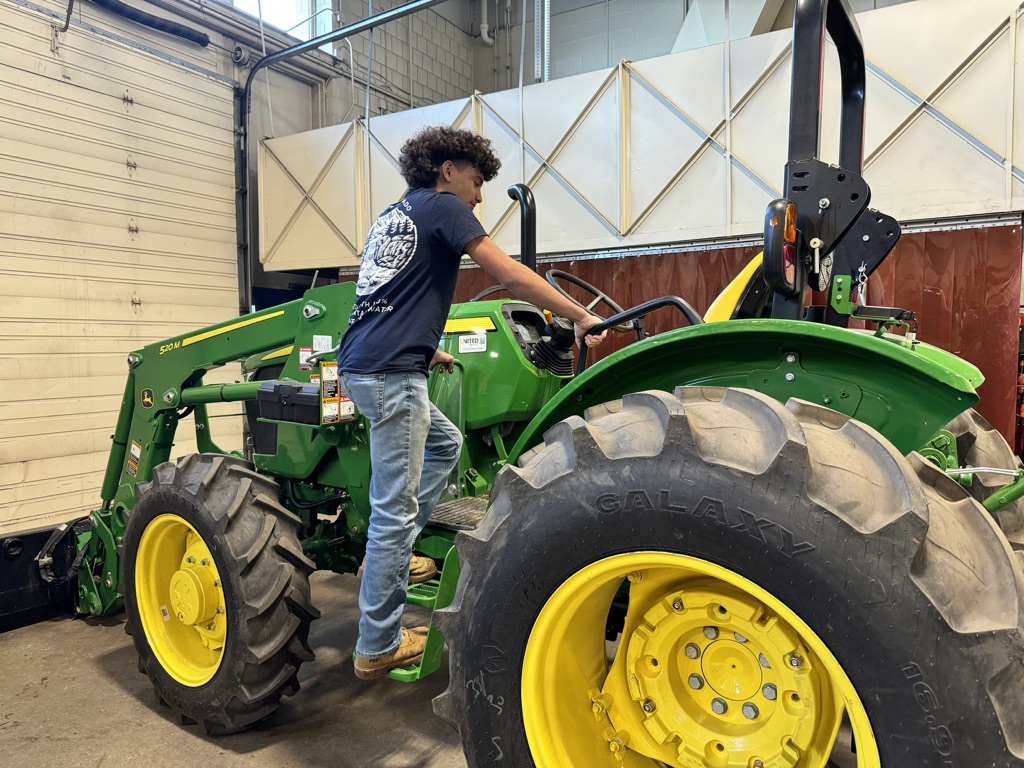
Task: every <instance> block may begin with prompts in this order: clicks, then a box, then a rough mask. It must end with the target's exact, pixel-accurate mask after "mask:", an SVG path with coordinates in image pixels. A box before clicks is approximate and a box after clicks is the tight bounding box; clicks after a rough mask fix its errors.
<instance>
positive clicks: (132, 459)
mask: <svg viewBox="0 0 1024 768" xmlns="http://www.w3.org/2000/svg"><path fill="white" fill-rule="evenodd" d="M140 458H142V446H141V445H139V444H138V443H137V442H135V441H134V440H132V447H131V448H130V449H129V451H128V466H127V467H126V469H127V470H128V474H129V475H131V476H132V477H135V476H136V475H137V474H138V473H139V459H140Z"/></svg>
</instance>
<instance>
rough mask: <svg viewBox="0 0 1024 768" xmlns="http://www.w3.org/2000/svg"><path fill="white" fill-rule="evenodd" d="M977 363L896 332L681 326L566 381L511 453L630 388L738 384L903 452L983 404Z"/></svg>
mask: <svg viewBox="0 0 1024 768" xmlns="http://www.w3.org/2000/svg"><path fill="white" fill-rule="evenodd" d="M983 381H984V377H983V376H982V374H981V371H979V370H978V369H977V368H976V367H975V366H973V365H971V364H970V363H968V362H966V361H964V360H961V359H959V358H957V357H956V356H954V355H952V354H950V353H948V352H945V351H944V350H941V349H939V348H938V347H933V346H931V345H928V344H924V343H922V342H911V341H908V340H907V339H906V338H905V337H902V336H895V335H884V336H878V335H875V334H873V333H872V332H870V331H857V330H849V329H845V328H836V327H833V326H828V325H821V324H818V323H808V322H801V321H795V320H774V319H754V320H733V321H730V322H728V323H706V324H703V325H695V326H690V327H686V328H681V329H678V330H675V331H670V332H668V333H663V334H659V335H658V336H654V337H651V338H649V339H645V340H644V341H641V342H637V343H635V344H632V345H630V346H629V347H626V348H625V349H623V350H620V351H618V352H616V353H614V354H612V355H610V356H608V357H606V358H605V359H603V360H601V361H600V362H598V363H597V364H595V365H593V366H591V367H590V368H587V369H586V370H585V371H583V373H581V374H580V375H579V376H577V377H576V378H575V379H573V380H572V381H571V382H570V383H569V384H567V385H566V386H565V387H564V388H563V389H562V390H561V391H560V392H559V393H558V394H557V395H556V396H555V397H554V398H552V399H551V400H550V401H549V402H548V403H547V404H546V405H545V406H544V408H543V409H542V410H541V411H540V412H539V413H538V414H537V416H536V417H535V418H534V419H533V421H531V423H530V424H529V426H528V427H527V428H526V430H525V431H524V432H523V434H522V435H521V436H520V438H519V440H518V441H517V442H516V444H515V446H513V448H512V450H511V451H510V452H509V462H515V461H516V460H517V459H518V458H519V457H520V456H521V455H522V453H523V452H524V451H526V450H528V449H529V448H531V447H532V446H534V445H536V444H537V443H539V442H540V441H541V439H542V436H543V434H544V432H545V431H546V430H547V429H549V428H550V427H552V426H553V425H554V424H556V423H557V422H559V421H561V420H562V419H565V418H567V417H569V416H572V415H576V414H582V413H583V411H584V410H586V409H587V408H590V407H592V406H595V405H599V404H601V403H605V402H608V401H612V400H617V399H619V398H621V397H622V396H623V395H625V394H628V393H630V392H638V391H642V390H648V389H658V390H667V391H672V390H673V389H675V387H677V386H715V387H741V388H745V389H753V390H756V391H758V392H762V393H764V394H766V395H769V396H770V397H773V398H775V399H777V400H779V401H780V402H783V403H785V402H786V401H787V400H789V399H790V398H794V397H795V398H799V399H801V400H807V401H809V402H812V403H817V404H819V405H824V406H827V407H828V408H831V409H833V410H835V411H838V412H840V413H844V414H846V415H848V416H851V417H853V418H855V419H857V420H859V421H861V422H863V423H865V424H868V425H869V426H871V427H873V428H874V429H876V430H878V431H879V432H880V433H881V434H882V435H884V436H885V437H886V438H887V439H888V440H889V441H890V442H891V443H892V444H893V445H894V446H896V448H897V449H898V450H899V451H901V452H902V453H904V454H906V453H909V452H910V451H913V450H915V449H917V448H920V447H922V446H923V445H924V444H925V443H926V442H927V441H928V440H929V439H930V438H931V437H932V436H933V435H935V433H936V432H938V430H939V429H940V428H941V427H942V426H943V425H944V424H946V423H947V422H949V420H950V419H952V418H953V417H954V416H956V415H957V414H959V413H961V412H963V411H965V410H967V409H968V408H970V407H972V406H973V405H974V404H975V403H976V402H977V401H978V394H977V391H976V390H977V387H978V386H979V385H980V384H981V383H982V382H983Z"/></svg>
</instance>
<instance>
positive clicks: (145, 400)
mask: <svg viewBox="0 0 1024 768" xmlns="http://www.w3.org/2000/svg"><path fill="white" fill-rule="evenodd" d="M142 407H143V408H152V407H153V390H152V389H150V388H149V387H146V388H145V389H144V390H142Z"/></svg>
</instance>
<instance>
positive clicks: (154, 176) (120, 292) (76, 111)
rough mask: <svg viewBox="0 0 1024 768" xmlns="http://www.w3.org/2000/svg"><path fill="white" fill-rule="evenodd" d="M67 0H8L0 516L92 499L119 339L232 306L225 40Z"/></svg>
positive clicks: (219, 314)
mask: <svg viewBox="0 0 1024 768" xmlns="http://www.w3.org/2000/svg"><path fill="white" fill-rule="evenodd" d="M66 7H67V3H66V2H65V0H60V2H59V3H58V2H50V3H45V2H32V3H30V2H22V1H21V0H6V1H5V2H4V3H3V4H2V5H0V297H2V298H0V533H3V532H5V531H7V532H9V531H17V530H25V529H28V528H33V527H37V526H42V525H51V524H53V523H54V522H56V521H58V520H63V519H68V518H71V517H74V516H77V515H79V514H82V513H83V512H87V511H88V510H89V509H92V508H95V507H96V506H98V499H99V494H98V489H99V485H100V481H101V476H102V472H103V469H104V466H105V461H106V455H107V451H108V449H109V447H110V434H111V432H112V431H113V427H114V423H115V420H116V417H117V411H118V408H119V406H120V399H121V393H122V391H123V388H124V380H125V374H126V372H127V365H126V362H125V359H126V356H127V353H128V352H129V351H131V350H132V349H137V348H138V347H141V346H143V345H145V344H148V343H150V342H152V341H156V340H158V339H162V338H166V337H168V336H172V335H175V334H178V333H181V332H183V331H184V330H187V329H191V328H197V327H200V326H204V325H208V324H210V323H214V322H219V321H221V320H224V319H226V318H228V317H231V316H233V315H236V314H237V311H238V305H237V267H236V249H235V240H236V237H235V192H234V167H233V153H232V110H233V106H232V82H231V81H230V80H229V79H228V78H225V77H222V76H218V75H216V74H214V71H215V70H217V69H222V70H224V71H230V70H229V69H227V68H226V67H222V66H221V64H220V62H218V60H217V57H223V53H222V52H218V51H214V50H212V49H205V50H204V49H201V48H199V47H198V46H193V45H191V44H189V43H185V42H180V41H178V40H176V39H175V38H170V37H168V36H164V35H161V34H160V33H155V32H153V31H152V30H146V29H145V28H142V27H138V26H136V25H133V24H131V23H129V22H126V21H123V20H121V19H118V18H116V17H113V16H110V15H109V14H107V13H105V12H103V11H100V10H98V9H97V8H95V6H92V5H91V4H87V3H79V4H78V6H77V7H76V9H75V17H74V20H73V22H72V26H71V28H70V29H69V30H68V32H67V33H65V34H63V35H61V36H60V39H59V45H58V46H56V50H53V47H52V25H53V23H54V21H55V20H56V19H55V16H54V14H59V21H60V22H61V23H62V22H63V20H64V10H65V9H66ZM232 373H233V372H225V375H224V376H223V377H221V378H220V379H218V380H224V379H225V378H227V380H230V378H231V377H232ZM235 410H238V409H237V408H236V409H235ZM237 421H238V420H237V419H229V420H227V419H226V420H222V422H221V423H224V422H230V424H231V426H230V428H229V429H228V430H226V431H227V432H228V435H229V437H228V439H223V436H224V432H225V430H219V431H218V433H217V438H218V441H219V442H220V443H221V444H222V446H224V447H227V448H232V447H237V446H236V443H238V442H239V441H238V440H237V438H236V437H235V436H236V435H237V434H238V432H239V431H240V424H238V423H237ZM188 426H189V425H188V424H183V425H182V428H181V429H180V430H179V435H180V436H181V437H184V438H187V437H188V431H187V427H188ZM188 450H194V443H193V444H192V445H190V444H189V443H188V442H187V440H179V442H178V445H177V447H176V453H181V452H184V451H188Z"/></svg>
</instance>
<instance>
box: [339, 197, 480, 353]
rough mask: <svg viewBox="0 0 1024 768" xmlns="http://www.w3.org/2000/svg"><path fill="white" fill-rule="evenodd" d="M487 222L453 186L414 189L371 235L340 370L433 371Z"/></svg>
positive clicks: (382, 218)
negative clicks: (463, 269)
mask: <svg viewBox="0 0 1024 768" xmlns="http://www.w3.org/2000/svg"><path fill="white" fill-rule="evenodd" d="M486 234H487V233H486V232H485V231H484V228H483V227H482V226H481V224H480V222H479V221H477V219H476V217H475V216H474V215H473V212H472V211H471V210H470V208H469V206H468V205H466V204H465V203H464V202H462V201H461V200H460V199H459V198H458V197H456V196H455V195H453V194H452V193H450V192H436V191H434V190H432V189H414V190H410V191H409V193H408V194H406V196H405V198H404V199H402V200H400V201H399V202H397V203H395V204H394V205H392V206H389V207H388V208H387V209H386V210H385V211H384V212H383V213H382V214H381V215H380V216H378V217H377V221H376V222H374V225H373V227H372V228H371V229H370V233H369V234H368V235H367V237H366V246H365V247H364V248H363V258H362V262H361V264H360V265H359V281H358V283H357V284H356V303H355V306H353V308H352V316H351V317H350V318H349V325H348V330H347V331H345V335H344V336H343V337H342V340H341V351H340V352H339V353H338V371H339V372H340V371H347V372H349V373H390V372H394V371H421V372H423V373H426V372H427V368H428V366H429V365H430V359H431V358H432V357H433V356H434V353H435V352H436V351H437V345H438V343H439V342H440V340H441V333H442V332H443V331H444V324H445V320H447V318H448V310H449V309H450V308H451V305H452V299H453V298H454V296H455V281H456V279H457V278H458V274H459V262H460V260H461V259H462V254H463V253H465V252H466V245H467V244H468V243H469V242H470V241H472V240H475V239H476V238H478V237H481V236H482V235H486Z"/></svg>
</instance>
